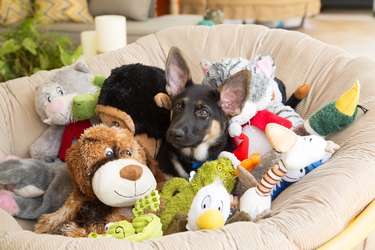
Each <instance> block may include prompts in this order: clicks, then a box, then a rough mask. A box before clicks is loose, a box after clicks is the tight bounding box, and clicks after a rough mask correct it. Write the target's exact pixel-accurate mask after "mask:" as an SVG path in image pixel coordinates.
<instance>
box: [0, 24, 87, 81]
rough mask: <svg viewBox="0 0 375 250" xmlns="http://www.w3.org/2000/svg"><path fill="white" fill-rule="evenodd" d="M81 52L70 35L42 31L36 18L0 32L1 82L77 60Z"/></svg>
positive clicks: (41, 25) (41, 26)
mask: <svg viewBox="0 0 375 250" xmlns="http://www.w3.org/2000/svg"><path fill="white" fill-rule="evenodd" d="M81 54H82V49H81V46H79V47H78V48H75V47H74V46H73V43H72V41H71V39H70V38H69V37H65V36H63V35H60V34H58V33H53V32H48V31H47V30H45V29H44V30H43V23H42V21H40V19H38V18H37V17H31V18H26V19H25V20H24V21H22V23H20V24H18V25H16V26H9V27H8V29H7V30H6V31H5V32H1V33H0V82H3V81H7V80H10V79H14V78H17V77H22V76H28V75H31V74H33V73H35V72H37V71H39V70H50V69H55V68H60V67H62V66H65V65H70V64H72V63H74V62H75V61H76V60H77V59H78V58H79V57H80V56H81Z"/></svg>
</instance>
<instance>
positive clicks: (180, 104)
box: [174, 102, 184, 110]
mask: <svg viewBox="0 0 375 250" xmlns="http://www.w3.org/2000/svg"><path fill="white" fill-rule="evenodd" d="M174 108H175V109H176V110H181V109H183V108H184V105H183V104H182V103H180V102H178V103H176V104H175V106H174Z"/></svg>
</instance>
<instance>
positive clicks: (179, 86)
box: [165, 47, 192, 96]
mask: <svg viewBox="0 0 375 250" xmlns="http://www.w3.org/2000/svg"><path fill="white" fill-rule="evenodd" d="M165 74H166V78H167V86H166V90H167V93H168V94H169V95H170V96H175V95H178V94H179V93H181V91H182V90H183V89H184V88H185V86H186V85H187V84H191V83H192V81H191V75H190V70H189V67H188V65H187V63H186V61H185V59H184V58H183V56H182V54H181V51H180V50H179V49H178V48H176V47H172V48H171V49H170V51H169V54H168V58H167V62H166V68H165Z"/></svg>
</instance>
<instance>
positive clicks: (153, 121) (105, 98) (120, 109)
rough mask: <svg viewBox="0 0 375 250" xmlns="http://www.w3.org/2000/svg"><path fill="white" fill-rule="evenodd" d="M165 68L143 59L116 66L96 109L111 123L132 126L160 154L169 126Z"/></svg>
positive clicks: (103, 89) (141, 140)
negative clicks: (151, 64)
mask: <svg viewBox="0 0 375 250" xmlns="http://www.w3.org/2000/svg"><path fill="white" fill-rule="evenodd" d="M165 86H166V78H165V72H164V70H163V69H160V68H157V67H153V66H147V65H143V64H140V63H136V64H127V65H123V66H120V67H118V68H115V69H113V70H112V71H111V74H110V76H109V77H108V78H107V79H106V80H105V81H104V84H103V88H102V90H101V92H100V96H99V100H98V104H97V106H96V112H97V113H98V115H99V118H100V119H101V121H102V122H103V123H105V124H107V125H109V126H118V127H124V128H128V129H129V130H130V131H132V132H133V134H134V135H135V136H136V138H137V140H138V141H139V142H140V144H141V145H142V146H143V147H145V148H146V150H147V151H148V152H149V153H150V154H151V156H153V157H156V154H157V152H158V150H159V148H160V145H161V142H162V140H163V139H164V138H165V133H166V131H167V129H168V126H169V120H170V119H169V109H170V101H169V97H168V95H167V92H166V90H165Z"/></svg>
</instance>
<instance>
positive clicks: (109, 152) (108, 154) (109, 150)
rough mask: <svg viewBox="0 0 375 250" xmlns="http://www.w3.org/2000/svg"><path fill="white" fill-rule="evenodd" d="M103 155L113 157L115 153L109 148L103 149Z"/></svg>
mask: <svg viewBox="0 0 375 250" xmlns="http://www.w3.org/2000/svg"><path fill="white" fill-rule="evenodd" d="M105 157H107V158H113V157H115V153H114V152H113V150H112V149H111V148H106V149H105Z"/></svg>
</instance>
